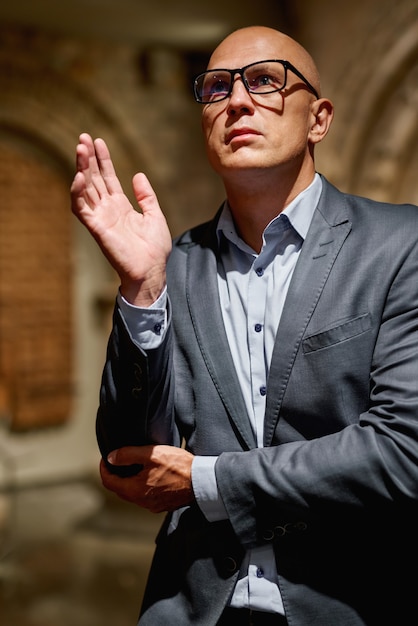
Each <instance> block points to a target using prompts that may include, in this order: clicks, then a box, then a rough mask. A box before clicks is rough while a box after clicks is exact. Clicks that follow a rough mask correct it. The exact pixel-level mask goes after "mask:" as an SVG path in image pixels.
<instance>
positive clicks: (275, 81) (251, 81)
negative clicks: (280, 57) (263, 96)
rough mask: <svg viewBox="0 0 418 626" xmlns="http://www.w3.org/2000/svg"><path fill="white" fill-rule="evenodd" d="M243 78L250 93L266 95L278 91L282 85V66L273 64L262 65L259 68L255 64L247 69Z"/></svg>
mask: <svg viewBox="0 0 418 626" xmlns="http://www.w3.org/2000/svg"><path fill="white" fill-rule="evenodd" d="M245 78H246V80H247V83H248V86H249V89H250V91H259V92H261V93H263V92H265V93H268V92H270V91H276V90H280V89H282V87H283V84H284V70H283V66H282V65H281V64H280V63H275V62H271V63H267V64H263V65H262V66H260V67H258V66H257V64H256V65H255V66H250V67H249V68H248V69H247V72H246V75H245Z"/></svg>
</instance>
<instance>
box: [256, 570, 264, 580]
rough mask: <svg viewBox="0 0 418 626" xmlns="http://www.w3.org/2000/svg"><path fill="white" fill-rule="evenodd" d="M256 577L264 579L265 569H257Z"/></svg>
mask: <svg viewBox="0 0 418 626" xmlns="http://www.w3.org/2000/svg"><path fill="white" fill-rule="evenodd" d="M256 576H257V578H263V576H264V571H263V569H262V568H261V567H257V572H256Z"/></svg>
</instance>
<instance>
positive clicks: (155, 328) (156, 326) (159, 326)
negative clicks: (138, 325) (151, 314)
mask: <svg viewBox="0 0 418 626" xmlns="http://www.w3.org/2000/svg"><path fill="white" fill-rule="evenodd" d="M160 332H161V324H155V325H154V333H155V334H156V335H159V334H160Z"/></svg>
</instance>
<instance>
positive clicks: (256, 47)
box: [208, 26, 321, 94]
mask: <svg viewBox="0 0 418 626" xmlns="http://www.w3.org/2000/svg"><path fill="white" fill-rule="evenodd" d="M266 59H282V60H286V61H290V62H291V63H292V64H293V65H295V66H296V67H297V68H298V70H299V71H300V72H302V74H303V75H304V76H306V78H307V79H308V80H309V82H310V83H311V84H312V85H313V86H314V87H315V89H316V91H317V92H318V93H319V94H320V92H321V91H320V90H321V86H320V80H319V73H318V70H317V67H316V65H315V62H314V60H313V59H312V57H311V55H310V54H309V53H308V52H307V51H306V50H305V48H303V47H302V46H301V45H300V44H299V43H298V42H297V41H295V40H294V39H292V38H291V37H289V36H288V35H285V34H284V33H282V32H280V31H278V30H275V29H274V28H269V27H267V26H249V27H246V28H240V29H239V30H236V31H234V32H232V33H231V34H230V35H228V36H227V37H226V38H225V39H224V40H223V41H222V42H221V43H220V44H219V45H218V47H217V48H216V49H215V50H214V52H213V54H212V56H211V58H210V60H209V64H208V69H212V68H231V69H232V68H235V67H243V66H244V65H248V64H249V63H254V62H255V61H264V60H266Z"/></svg>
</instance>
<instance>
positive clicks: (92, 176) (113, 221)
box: [71, 133, 171, 306]
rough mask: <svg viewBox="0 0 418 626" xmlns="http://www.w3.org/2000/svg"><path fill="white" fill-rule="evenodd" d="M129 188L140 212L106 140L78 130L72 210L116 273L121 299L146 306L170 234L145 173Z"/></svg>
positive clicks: (158, 281) (160, 279)
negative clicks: (126, 190)
mask: <svg viewBox="0 0 418 626" xmlns="http://www.w3.org/2000/svg"><path fill="white" fill-rule="evenodd" d="M133 188H134V192H135V197H136V200H137V202H138V205H139V207H140V209H141V212H139V211H136V210H135V209H134V207H133V206H132V204H131V203H130V201H129V200H128V198H127V196H126V195H125V194H124V192H123V189H122V187H121V185H120V182H119V179H118V178H117V176H116V173H115V170H114V167H113V163H112V160H111V157H110V154H109V150H108V148H107V146H106V144H105V142H104V141H103V140H102V139H96V140H95V141H93V140H92V138H91V137H90V135H88V134H86V133H84V134H82V135H81V136H80V140H79V144H78V146H77V173H76V175H75V178H74V181H73V184H72V186H71V198H72V204H71V207H72V211H73V213H74V214H75V215H76V216H77V217H78V219H79V220H80V221H81V222H82V223H83V224H84V225H85V226H86V228H87V229H88V230H89V231H90V233H91V234H92V235H93V237H94V238H95V239H96V241H97V242H98V244H99V246H100V248H101V249H102V251H103V253H104V254H105V256H106V258H107V259H108V261H109V262H110V263H111V265H112V266H113V268H114V269H115V270H116V272H117V273H118V274H119V277H120V280H121V291H122V294H123V295H124V297H125V298H126V299H127V300H128V301H130V302H131V303H132V304H136V305H138V306H148V305H149V304H151V303H152V302H154V300H155V299H156V298H157V297H158V296H159V295H160V293H161V292H162V290H163V288H164V286H165V267H166V262H167V258H168V256H169V254H170V251H171V235H170V232H169V229H168V226H167V222H166V220H165V217H164V215H163V213H162V211H161V209H160V206H159V204H158V200H157V197H156V195H155V193H154V191H153V189H152V187H151V185H150V183H149V181H148V179H147V177H146V176H145V175H144V174H142V173H140V174H136V175H135V176H134V179H133Z"/></svg>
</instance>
